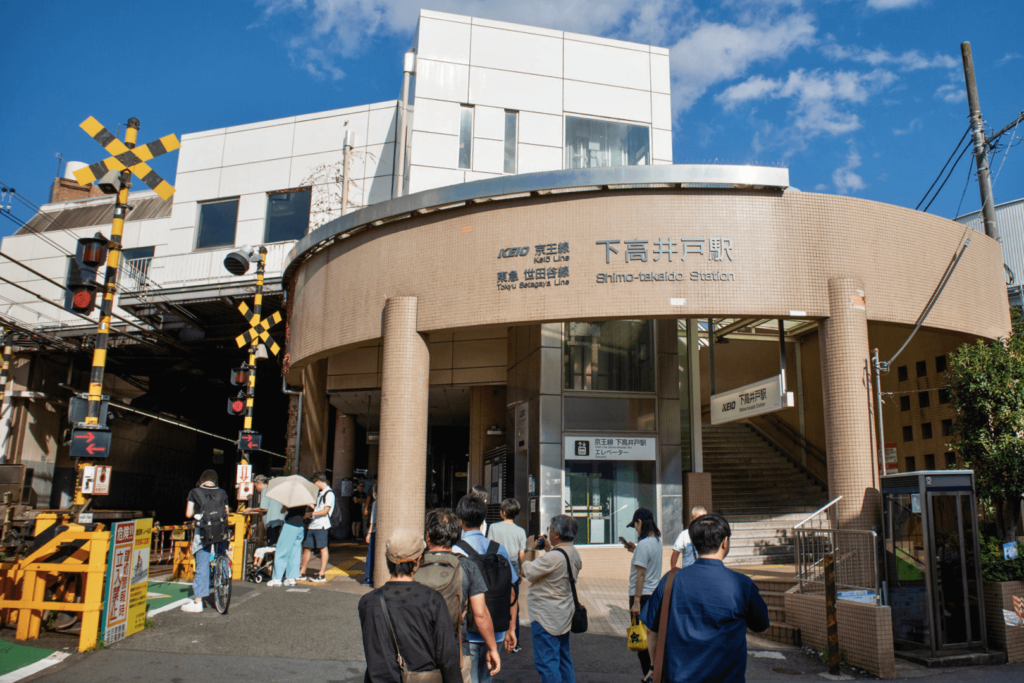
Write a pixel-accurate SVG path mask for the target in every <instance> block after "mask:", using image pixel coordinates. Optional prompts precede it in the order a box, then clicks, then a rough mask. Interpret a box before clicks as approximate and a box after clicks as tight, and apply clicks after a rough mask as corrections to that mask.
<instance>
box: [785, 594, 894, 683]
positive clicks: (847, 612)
mask: <svg viewBox="0 0 1024 683" xmlns="http://www.w3.org/2000/svg"><path fill="white" fill-rule="evenodd" d="M785 599H786V623H787V624H789V625H790V626H795V627H797V628H799V629H800V636H801V638H802V640H803V643H804V645H806V646H808V647H813V648H815V649H817V650H819V651H820V650H823V649H825V647H826V645H827V639H826V633H825V596H823V595H801V594H799V593H795V592H794V593H787V594H786V598H785ZM836 612H837V614H838V617H839V648H840V649H841V650H842V651H843V655H844V656H845V658H846V663H847V664H850V665H851V666H856V667H860V668H862V669H864V670H865V671H867V672H868V673H870V674H873V675H875V676H878V677H879V678H895V677H896V656H895V654H894V648H893V641H892V616H891V613H890V611H889V608H888V607H875V606H873V605H864V604H861V603H857V602H851V601H849V600H839V601H838V602H837V603H836Z"/></svg>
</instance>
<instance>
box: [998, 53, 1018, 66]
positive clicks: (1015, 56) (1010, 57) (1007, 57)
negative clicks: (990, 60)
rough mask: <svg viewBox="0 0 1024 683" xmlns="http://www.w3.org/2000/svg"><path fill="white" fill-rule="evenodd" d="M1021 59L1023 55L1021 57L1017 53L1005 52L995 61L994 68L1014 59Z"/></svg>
mask: <svg viewBox="0 0 1024 683" xmlns="http://www.w3.org/2000/svg"><path fill="white" fill-rule="evenodd" d="M1021 58H1024V55H1022V54H1021V53H1019V52H1007V53H1006V54H1005V55H1003V56H1002V57H1000V58H999V59H998V60H997V61H996V66H1003V65H1004V64H1006V63H1007V62H1012V61H1013V60H1015V59H1021Z"/></svg>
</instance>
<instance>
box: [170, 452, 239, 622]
mask: <svg viewBox="0 0 1024 683" xmlns="http://www.w3.org/2000/svg"><path fill="white" fill-rule="evenodd" d="M228 504H229V502H228V494H227V493H225V492H224V490H223V489H220V488H217V473H216V472H215V471H213V470H206V471H205V472H203V474H202V475H201V476H200V477H199V483H198V484H197V486H196V488H194V489H192V490H191V491H189V494H188V503H187V504H186V505H185V517H186V518H187V519H190V520H195V535H194V536H193V541H192V557H193V558H194V559H195V563H196V572H195V577H194V578H193V579H192V602H188V603H185V604H184V605H182V608H181V611H182V612H202V611H203V598H205V597H206V596H207V595H209V594H210V551H211V550H214V551H215V552H216V553H217V554H218V555H219V554H222V553H226V552H227V550H228V515H229V514H231V508H230V507H228Z"/></svg>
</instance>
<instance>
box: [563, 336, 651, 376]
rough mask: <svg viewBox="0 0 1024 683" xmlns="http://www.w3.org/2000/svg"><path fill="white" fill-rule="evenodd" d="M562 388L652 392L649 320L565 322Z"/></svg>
mask: <svg viewBox="0 0 1024 683" xmlns="http://www.w3.org/2000/svg"><path fill="white" fill-rule="evenodd" d="M564 329H565V333H564V337H563V347H562V348H563V357H564V359H563V363H564V367H565V373H564V378H565V384H564V386H565V389H567V390H569V391H572V390H583V391H635V392H653V391H654V361H655V358H654V324H653V322H652V321H650V320H606V321H604V322H593V323H591V322H570V323H565V328H564Z"/></svg>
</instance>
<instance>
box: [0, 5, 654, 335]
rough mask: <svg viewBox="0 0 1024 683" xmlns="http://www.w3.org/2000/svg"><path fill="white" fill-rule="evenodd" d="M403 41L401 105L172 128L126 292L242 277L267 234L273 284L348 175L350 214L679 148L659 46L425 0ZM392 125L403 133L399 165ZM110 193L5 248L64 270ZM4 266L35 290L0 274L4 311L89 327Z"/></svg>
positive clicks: (130, 258)
mask: <svg viewBox="0 0 1024 683" xmlns="http://www.w3.org/2000/svg"><path fill="white" fill-rule="evenodd" d="M410 52H412V53H414V58H413V59H407V60H406V64H408V65H410V66H411V68H412V72H411V83H410V85H411V87H410V89H409V94H408V102H407V104H403V101H402V100H401V99H397V100H392V101H387V102H380V103H376V104H368V105H361V106H357V107H349V108H346V109H338V110H334V111H327V112H319V113H314V114H306V115H300V116H294V117H288V118H284V119H276V120H272V121H260V122H256V123H249V124H244V125H238V126H233V127H228V128H220V129H216V130H208V131H202V132H196V133H187V134H184V135H182V136H181V149H180V151H179V153H178V159H177V173H176V176H175V180H174V185H175V188H176V192H175V194H174V195H173V196H172V198H171V200H169V201H168V202H163V200H161V199H160V198H159V197H157V196H156V195H155V194H153V193H151V192H137V193H132V194H131V196H130V201H129V204H130V205H132V206H133V211H132V212H130V213H129V217H128V221H127V222H126V224H125V233H124V238H123V248H124V249H125V253H124V258H125V261H126V268H125V270H124V272H123V274H122V276H121V278H120V290H121V297H122V300H123V301H125V304H126V305H128V302H129V300H132V299H133V298H134V299H135V300H138V299H145V298H146V297H147V296H149V297H153V296H159V297H163V298H164V299H166V300H176V299H182V298H183V297H184V298H188V297H190V296H211V295H212V296H215V295H216V294H217V293H218V292H227V291H237V290H239V288H242V289H244V288H245V287H251V285H252V278H253V277H254V275H253V274H250V275H249V276H247V277H243V278H237V277H232V276H231V275H230V274H228V273H227V271H225V270H224V269H223V267H222V261H223V257H224V255H225V254H226V252H227V251H229V250H230V249H231V248H233V247H235V246H238V245H243V244H250V245H255V244H265V245H267V246H268V249H269V254H268V263H267V280H268V285H269V286H270V287H271V288H272V287H274V286H275V282H279V280H275V279H276V278H279V276H280V274H281V271H282V268H283V263H284V259H285V256H286V255H287V253H288V251H289V250H290V249H291V247H292V245H294V243H295V241H296V240H297V239H299V238H301V237H302V236H303V235H305V234H306V233H307V232H309V231H310V230H312V229H314V228H316V227H319V226H321V225H323V224H324V223H326V222H328V221H329V220H331V219H333V218H336V217H338V216H339V215H340V214H341V213H342V195H343V190H344V188H345V185H346V184H347V189H348V204H347V207H346V212H349V211H354V210H358V209H360V208H362V207H365V206H368V205H370V204H375V203H377V202H381V201H385V200H388V199H391V198H392V197H394V196H397V194H399V192H401V193H402V194H411V193H415V192H420V191H425V190H430V189H433V188H437V187H443V186H447V185H454V184H459V183H465V182H471V181H474V180H480V179H485V178H490V177H495V176H501V175H508V174H518V173H531V172H538V171H553V170H560V169H572V168H588V167H596V166H618V165H644V164H671V163H672V120H671V94H670V88H669V84H670V79H669V58H668V51H667V50H665V49H663V48H659V47H654V46H649V45H641V44H637V43H627V42H623V41H617V40H609V39H604V38H597V37H593V36H585V35H579V34H573V33H567V32H563V31H552V30H547V29H540V28H535V27H530V26H522V25H516V24H508V23H503V22H494V21H488V20H483V19H477V18H471V17H465V16H459V15H452V14H443V13H439V12H431V11H427V10H423V11H421V13H420V20H419V25H418V28H417V31H416V36H415V38H414V41H413V45H412V48H411V50H410ZM401 76H402V74H396V88H398V87H400V85H401ZM403 108H405V116H404V121H405V126H404V129H403V130H400V128H401V123H400V122H401V121H402V120H403V115H402V114H403ZM396 139H397V140H405V144H406V150H405V155H404V157H405V162H404V164H403V166H404V168H401V169H399V168H397V165H398V158H399V157H400V156H402V155H400V154H396ZM346 140H347V141H348V144H349V145H351V147H350V150H349V159H348V164H347V166H348V169H347V172H346V170H345V168H346V163H345V162H346V159H345V154H346V152H345V149H346V147H345V146H346ZM399 176H401V177H399ZM399 188H401V190H400V189H399ZM112 203H113V198H112V197H96V198H90V199H82V200H77V201H70V202H60V203H53V204H48V205H45V206H43V207H42V211H41V212H40V214H39V215H37V216H36V217H34V218H33V219H32V221H30V224H29V227H28V228H22V229H21V230H20V231H19V232H18V233H16V234H15V235H13V236H10V237H7V238H5V239H4V240H3V243H2V246H0V251H2V252H3V253H4V254H6V255H7V256H10V257H11V258H13V259H16V260H18V261H20V262H21V263H22V264H24V265H27V266H29V267H31V268H32V269H34V270H36V271H37V272H38V273H40V274H41V275H43V276H45V277H47V278H51V279H53V280H54V281H58V282H63V281H64V279H65V277H66V274H67V271H68V262H69V254H71V253H73V252H74V249H75V244H76V241H77V239H78V238H79V237H82V236H91V235H93V234H95V233H96V232H101V233H103V234H105V235H109V231H110V218H111V214H112V209H113V207H112ZM37 232H41V233H42V235H40V234H37ZM0 276H2V277H4V278H6V279H8V280H10V281H12V282H16V283H18V284H19V285H20V286H21V287H24V288H25V289H27V290H29V292H31V293H29V292H25V291H23V290H21V289H18V288H17V287H14V286H12V285H10V284H7V283H0V312H2V313H3V315H4V316H8V317H10V318H12V319H15V320H18V321H20V322H21V323H22V324H25V325H29V326H32V327H41V328H52V327H55V326H67V327H71V328H74V327H81V326H85V322H84V321H82V320H81V319H79V318H76V317H74V316H73V315H72V314H70V313H67V312H65V311H63V310H61V309H60V308H58V307H55V306H52V305H49V304H47V303H45V302H43V301H40V300H39V299H38V298H37V297H36V296H35V295H39V296H42V297H44V298H46V299H47V300H49V301H52V302H59V303H62V302H63V300H64V296H65V292H64V291H63V290H62V289H61V288H60V287H59V286H57V285H54V284H51V283H48V282H46V281H45V280H43V279H41V278H40V277H38V276H37V275H34V274H32V273H31V272H29V271H27V270H26V269H24V268H21V267H20V266H18V265H16V264H15V263H14V262H11V261H3V262H2V263H0ZM278 286H279V285H278ZM121 312H122V313H125V311H121ZM95 315H96V314H95V313H94V314H93V317H95Z"/></svg>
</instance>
